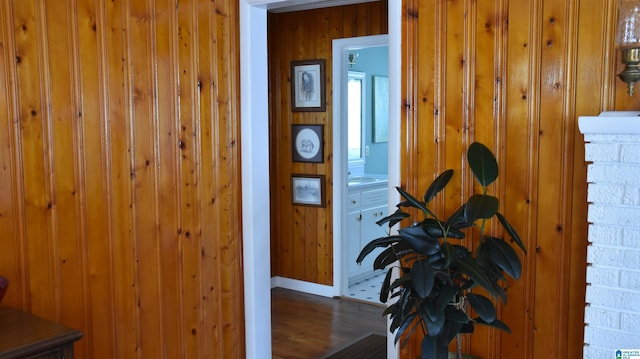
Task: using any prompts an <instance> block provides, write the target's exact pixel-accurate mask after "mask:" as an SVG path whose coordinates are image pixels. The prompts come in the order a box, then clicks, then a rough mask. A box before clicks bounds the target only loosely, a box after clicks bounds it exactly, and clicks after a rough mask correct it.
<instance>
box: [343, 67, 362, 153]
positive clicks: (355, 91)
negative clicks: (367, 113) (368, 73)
mask: <svg viewBox="0 0 640 359" xmlns="http://www.w3.org/2000/svg"><path fill="white" fill-rule="evenodd" d="M364 81H365V74H364V73H362V72H355V71H349V73H348V76H347V127H348V129H347V133H348V138H347V153H348V157H347V158H348V160H349V164H350V165H357V164H359V163H358V162H364V156H363V153H362V143H363V141H362V134H363V133H364V124H363V118H364V115H363V112H364V102H363V89H364V88H365V85H364Z"/></svg>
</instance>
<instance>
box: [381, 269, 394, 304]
mask: <svg viewBox="0 0 640 359" xmlns="http://www.w3.org/2000/svg"><path fill="white" fill-rule="evenodd" d="M392 275H393V270H392V269H391V268H390V269H389V270H388V271H387V275H385V276H384V281H382V286H381V287H380V303H386V302H387V300H388V299H389V290H390V289H391V276H392Z"/></svg>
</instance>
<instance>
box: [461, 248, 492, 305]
mask: <svg viewBox="0 0 640 359" xmlns="http://www.w3.org/2000/svg"><path fill="white" fill-rule="evenodd" d="M456 264H457V265H458V268H459V269H460V271H461V272H462V273H463V274H465V275H466V276H468V277H469V278H471V280H473V281H474V282H475V283H476V284H478V285H479V286H481V287H482V288H484V289H486V290H487V292H489V294H491V295H492V296H494V297H498V296H500V297H502V295H501V294H502V293H500V292H499V291H497V290H496V288H495V287H494V285H493V283H492V282H491V280H490V279H489V277H488V276H487V274H486V273H485V272H484V271H483V270H482V268H481V267H480V266H479V265H478V264H477V263H476V262H475V261H474V260H473V259H472V258H469V257H466V258H462V259H460V260H458V261H456Z"/></svg>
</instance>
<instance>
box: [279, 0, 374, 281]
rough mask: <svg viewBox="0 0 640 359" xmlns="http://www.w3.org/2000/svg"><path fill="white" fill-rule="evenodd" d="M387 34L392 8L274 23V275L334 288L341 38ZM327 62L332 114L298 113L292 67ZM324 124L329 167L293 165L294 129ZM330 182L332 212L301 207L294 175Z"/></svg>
mask: <svg viewBox="0 0 640 359" xmlns="http://www.w3.org/2000/svg"><path fill="white" fill-rule="evenodd" d="M386 33H387V2H386V1H377V2H370V3H364V4H359V5H349V6H342V7H331V8H324V9H316V10H308V11H297V12H291V13H275V14H274V13H270V14H269V16H268V41H269V89H270V104H271V106H270V110H269V111H270V112H269V119H270V131H271V135H270V136H271V137H270V149H271V154H270V156H271V162H270V171H271V178H270V179H271V218H272V220H271V267H272V275H273V276H281V277H286V278H294V279H299V280H304V281H308V282H313V283H319V284H325V285H331V284H333V222H332V221H333V217H332V215H333V210H332V207H333V200H332V198H333V197H332V196H333V176H332V167H333V162H332V158H333V141H332V138H331V134H332V133H333V122H332V113H333V106H332V99H331V96H332V92H333V91H332V86H331V81H332V80H331V79H332V77H331V74H332V72H331V68H332V66H333V65H332V61H331V54H332V51H331V46H332V40H333V39H339V38H347V37H356V36H367V35H379V34H386ZM313 59H325V61H326V62H325V73H326V81H325V86H326V94H327V96H326V97H327V106H326V111H325V112H292V111H291V95H290V90H291V83H290V78H289V77H290V71H291V67H290V66H291V61H296V60H313ZM292 124H321V125H324V162H323V163H319V164H316V163H299V162H292V154H291V125H292ZM294 173H297V174H313V175H325V176H326V177H325V179H326V207H325V208H318V207H303V206H294V205H292V203H291V174H294Z"/></svg>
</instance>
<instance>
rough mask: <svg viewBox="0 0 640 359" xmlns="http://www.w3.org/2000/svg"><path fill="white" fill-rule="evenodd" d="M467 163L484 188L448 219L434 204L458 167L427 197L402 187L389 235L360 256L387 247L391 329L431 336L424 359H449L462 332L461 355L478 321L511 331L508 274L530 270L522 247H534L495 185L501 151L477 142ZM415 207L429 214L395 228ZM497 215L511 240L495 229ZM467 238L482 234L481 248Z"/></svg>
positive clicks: (383, 259) (384, 297)
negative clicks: (500, 311) (500, 306)
mask: <svg viewBox="0 0 640 359" xmlns="http://www.w3.org/2000/svg"><path fill="white" fill-rule="evenodd" d="M467 161H468V164H469V168H470V170H471V172H472V173H473V175H474V177H475V180H476V181H477V182H478V184H479V186H476V187H475V188H476V189H480V190H479V192H480V193H475V194H472V195H471V196H470V197H469V198H468V199H467V201H466V202H465V203H464V204H462V206H460V207H459V208H458V209H457V210H456V211H455V212H453V213H452V214H450V215H449V216H448V217H443V218H441V217H439V216H438V215H437V214H436V213H435V211H434V210H433V209H432V208H431V206H430V204H431V202H432V201H433V199H434V198H435V197H436V195H437V194H438V193H439V192H440V191H442V190H443V189H444V188H445V187H446V185H447V184H448V183H449V182H450V180H451V178H452V177H453V174H454V171H453V170H446V171H444V172H443V173H442V174H440V175H439V176H438V177H437V178H436V179H435V180H434V181H433V183H431V185H430V186H429V187H428V188H427V190H426V192H425V193H424V195H423V196H422V198H416V197H414V196H412V195H410V194H409V193H407V192H406V191H404V190H403V189H402V188H397V190H398V192H399V193H400V195H401V197H402V198H403V199H402V201H401V202H400V203H398V204H397V210H396V211H395V212H394V213H393V214H391V215H389V216H387V217H385V218H383V219H381V220H380V221H378V222H377V224H378V225H379V226H387V227H388V231H387V233H388V235H387V236H385V237H381V238H377V239H374V240H372V241H371V242H369V243H368V244H367V245H366V246H365V247H364V248H363V249H362V251H361V252H360V255H359V256H358V258H357V262H358V263H361V262H362V260H363V259H364V258H365V256H367V255H369V254H370V253H371V252H372V251H373V250H374V249H376V248H380V247H382V248H384V250H382V252H380V253H379V254H378V256H377V257H376V258H375V261H374V264H373V267H374V268H375V269H387V273H386V277H385V279H384V281H383V284H382V287H381V291H380V301H381V302H383V303H386V302H387V301H388V300H390V301H391V302H392V304H390V305H389V306H388V307H387V308H386V310H385V311H384V315H388V316H389V317H390V319H391V324H390V331H391V332H392V333H393V332H395V342H396V344H397V342H398V340H400V338H401V337H403V335H405V334H406V336H407V337H408V336H410V335H413V334H416V333H415V331H416V330H419V331H420V332H421V333H422V335H424V338H423V339H422V342H421V358H422V359H447V358H448V355H449V353H448V352H449V345H450V343H451V342H452V341H453V339H454V338H456V337H457V339H458V340H457V341H456V342H457V357H458V358H460V357H461V356H460V355H461V354H460V351H461V348H460V347H461V346H460V335H461V334H464V333H473V331H474V328H475V326H476V325H486V326H490V327H494V328H498V329H501V330H505V331H507V332H510V330H509V327H508V326H507V325H506V324H505V323H503V322H502V321H500V320H499V319H498V318H497V315H496V314H497V310H496V304H495V303H496V302H498V301H500V300H501V301H502V302H504V303H506V302H507V292H506V290H507V287H508V280H507V277H506V276H509V277H511V278H513V279H518V278H519V277H520V274H521V272H522V264H521V261H520V258H519V256H518V254H517V252H516V250H515V249H514V247H515V246H517V247H520V249H521V250H522V251H523V252H524V253H525V254H526V250H525V247H524V245H523V242H522V240H521V238H520V236H519V235H518V233H517V232H516V230H515V229H514V228H513V227H512V226H511V225H510V224H509V222H508V221H507V219H506V217H505V216H504V215H503V214H502V213H500V212H499V207H500V203H499V200H498V198H496V197H495V196H492V195H491V194H489V191H488V189H489V186H490V185H491V184H492V183H494V181H495V180H496V179H497V177H498V163H497V161H496V158H495V156H494V155H493V153H492V152H491V150H489V149H488V148H487V147H486V146H484V145H483V144H481V143H479V142H474V143H473V144H471V145H470V146H469V148H468V150H467ZM476 191H477V190H476ZM409 208H412V209H413V211H414V213H415V212H417V213H421V214H422V216H423V218H422V220H420V221H419V222H415V223H412V224H411V225H409V226H405V227H403V228H401V229H399V230H398V231H396V232H394V231H392V228H393V227H394V226H395V225H396V224H397V223H399V222H401V221H403V220H405V219H410V218H411V214H410V213H409V211H406V209H409ZM494 218H497V222H498V223H500V224H501V225H502V227H503V228H504V233H505V234H507V235H508V240H505V239H503V238H499V237H497V236H495V235H492V234H489V233H487V228H488V227H489V222H490V221H492V220H493V219H494ZM467 236H477V237H474V238H477V240H476V241H475V242H476V243H477V246H476V248H475V249H473V248H472V249H468V248H467V247H465V246H463V245H462V240H463V239H464V238H465V237H467ZM394 272H395V273H396V274H397V275H394ZM480 288H482V289H483V290H479V289H480ZM492 299H493V300H492ZM471 313H474V314H471Z"/></svg>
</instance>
